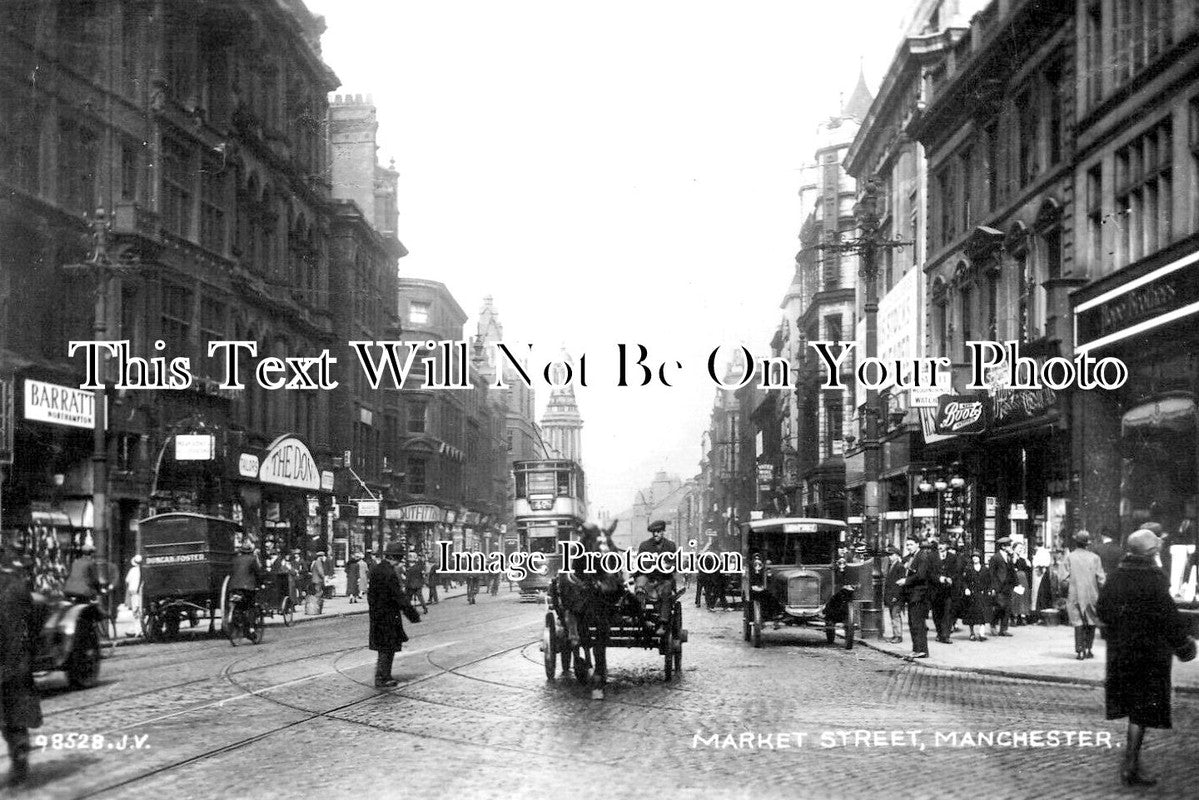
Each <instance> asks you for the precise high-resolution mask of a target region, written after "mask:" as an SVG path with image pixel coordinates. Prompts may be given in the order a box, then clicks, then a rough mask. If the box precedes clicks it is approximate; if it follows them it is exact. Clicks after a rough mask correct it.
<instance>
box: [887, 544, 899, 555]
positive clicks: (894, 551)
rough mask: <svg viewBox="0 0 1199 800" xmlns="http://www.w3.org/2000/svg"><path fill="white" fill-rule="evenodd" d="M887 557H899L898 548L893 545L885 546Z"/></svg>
mask: <svg viewBox="0 0 1199 800" xmlns="http://www.w3.org/2000/svg"><path fill="white" fill-rule="evenodd" d="M887 555H893V556H897V555H899V548H898V547H896V546H895V545H893V544H889V545H887Z"/></svg>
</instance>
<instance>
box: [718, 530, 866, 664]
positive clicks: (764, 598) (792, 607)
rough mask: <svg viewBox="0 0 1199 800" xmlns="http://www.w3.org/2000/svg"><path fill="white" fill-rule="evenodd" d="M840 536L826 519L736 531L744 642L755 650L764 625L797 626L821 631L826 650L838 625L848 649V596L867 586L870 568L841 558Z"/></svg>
mask: <svg viewBox="0 0 1199 800" xmlns="http://www.w3.org/2000/svg"><path fill="white" fill-rule="evenodd" d="M846 532H847V526H846V524H845V523H844V522H840V521H838V520H832V519H810V518H796V517H784V518H776V519H763V520H754V521H752V522H749V523H746V524H745V525H743V526H742V529H741V554H742V557H743V558H744V560H745V573H744V575H743V576H742V597H743V598H744V601H745V602H744V604H743V608H744V635H745V641H747V642H750V643H752V644H753V646H754V647H761V646H762V632H763V630H764V629H765V628H766V626H767V625H768V624H769V625H770V626H771V627H772V628H774V629H777V628H780V627H782V626H784V625H787V626H797V625H803V626H808V627H813V628H820V629H823V630H824V632H825V636H826V637H827V638H828V643H829V644H832V643H833V642H834V641H836V627H837V625H841V626H843V627H844V631H845V648H846V649H847V650H849V649H852V648H853V642H854V633H855V629H856V627H857V618H858V614H859V611H858V609H857V608H856V606H855V603H854V591H855V589H856V587H857V586H860V585H866V586H869V585H870V583H869V581H870V564H869V562H865V563H862V564H847V563H846V562H845V560H844V558H842V557H841V553H842V551H843V543H844V542H845V539H846V535H847V533H846Z"/></svg>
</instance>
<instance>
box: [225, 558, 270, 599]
mask: <svg viewBox="0 0 1199 800" xmlns="http://www.w3.org/2000/svg"><path fill="white" fill-rule="evenodd" d="M265 582H266V578H265V576H264V575H263V574H262V564H260V563H258V556H256V555H254V554H253V553H238V554H237V555H235V556H234V557H233V568H232V570H231V571H230V574H229V589H230V590H231V591H232V590H236V589H241V590H243V591H250V592H252V591H254V590H256V589H257V588H258V587H259V586H261V585H262V584H263V583H265Z"/></svg>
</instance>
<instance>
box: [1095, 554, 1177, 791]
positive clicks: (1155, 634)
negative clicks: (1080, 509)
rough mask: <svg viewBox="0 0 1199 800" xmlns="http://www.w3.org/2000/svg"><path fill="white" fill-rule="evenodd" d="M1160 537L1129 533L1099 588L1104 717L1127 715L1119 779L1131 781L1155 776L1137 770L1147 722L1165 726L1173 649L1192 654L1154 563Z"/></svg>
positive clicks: (1138, 783) (1140, 782) (1131, 783)
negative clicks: (1117, 562) (1117, 560)
mask: <svg viewBox="0 0 1199 800" xmlns="http://www.w3.org/2000/svg"><path fill="white" fill-rule="evenodd" d="M1160 545H1161V542H1160V540H1159V539H1158V538H1157V536H1156V535H1154V534H1153V533H1152V532H1151V531H1147V530H1140V531H1137V532H1136V533H1134V534H1132V535H1131V536H1129V537H1128V541H1127V542H1126V543H1125V545H1124V547H1125V551H1126V552H1127V553H1128V555H1126V556H1125V558H1124V560H1123V561H1122V562H1120V567H1119V569H1117V570H1116V573H1115V574H1114V575H1112V576H1111V577H1109V578H1108V580H1107V581H1106V582H1105V583H1104V584H1103V587H1102V588H1101V589H1100V590H1099V602H1098V603H1097V606H1096V607H1097V610H1098V612H1099V621H1100V622H1101V623H1102V624H1103V626H1104V636H1105V638H1106V639H1107V678H1106V681H1105V684H1104V688H1105V690H1106V699H1107V718H1108V719H1120V718H1122V717H1128V746H1127V747H1126V748H1125V751H1124V764H1123V767H1122V768H1121V770H1120V779H1121V780H1122V781H1123V782H1124V783H1125V784H1126V785H1129V786H1151V785H1153V784H1154V783H1156V782H1157V781H1156V780H1154V779H1153V778H1149V777H1147V776H1145V775H1143V774H1142V773H1141V744H1142V743H1143V742H1144V739H1145V728H1169V727H1171V724H1170V723H1171V721H1170V667H1171V662H1172V660H1173V658H1174V655H1175V654H1177V655H1178V657H1179V658H1181V659H1182V660H1184V661H1190V660H1191V659H1192V658H1194V657H1195V642H1194V640H1193V639H1191V638H1190V636H1188V635H1187V627H1188V626H1187V623H1186V620H1185V619H1184V618H1183V616H1182V614H1181V613H1180V612H1179V611H1178V607H1177V606H1176V605H1175V604H1174V601H1173V600H1172V599H1171V598H1170V582H1169V579H1168V578H1166V576H1165V574H1163V573H1162V571H1161V569H1159V568H1158V567H1157V565H1156V563H1155V560H1154V557H1155V556H1156V554H1157V550H1158V547H1160Z"/></svg>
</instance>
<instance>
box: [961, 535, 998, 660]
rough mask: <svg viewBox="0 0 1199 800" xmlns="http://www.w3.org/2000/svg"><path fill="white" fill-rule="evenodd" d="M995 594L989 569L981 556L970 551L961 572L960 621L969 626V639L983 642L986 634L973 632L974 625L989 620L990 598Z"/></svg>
mask: <svg viewBox="0 0 1199 800" xmlns="http://www.w3.org/2000/svg"><path fill="white" fill-rule="evenodd" d="M994 596H995V581H994V580H993V579H992V578H991V571H990V570H989V569H987V567H986V565H984V564H983V557H982V556H981V555H980V554H978V553H971V555H970V566H968V567H966V571H965V572H963V573H962V605H961V610H962V622H963V623H964V624H966V625H969V626H970V641H972V642H975V641H979V642H985V641H986V640H987V636H986V634H985V633H984V634H981V635H979V634H977V633H975V632H974V627H975V626H976V625H986V624H987V622H988V621H989V620H990V614H991V599H992V598H993V597H994Z"/></svg>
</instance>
